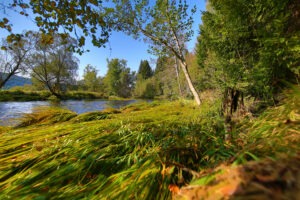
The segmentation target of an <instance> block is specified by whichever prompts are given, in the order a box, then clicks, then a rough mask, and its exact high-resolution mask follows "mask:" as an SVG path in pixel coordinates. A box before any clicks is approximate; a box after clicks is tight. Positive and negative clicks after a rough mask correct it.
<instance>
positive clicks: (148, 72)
mask: <svg viewBox="0 0 300 200" xmlns="http://www.w3.org/2000/svg"><path fill="white" fill-rule="evenodd" d="M137 75H140V76H141V78H142V79H144V80H146V79H148V78H150V77H151V76H153V71H152V69H151V67H150V65H149V62H148V61H147V60H141V63H140V66H139V70H138V73H137Z"/></svg>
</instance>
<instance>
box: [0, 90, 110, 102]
mask: <svg viewBox="0 0 300 200" xmlns="http://www.w3.org/2000/svg"><path fill="white" fill-rule="evenodd" d="M53 98H54V99H56V98H55V97H54V96H51V93H50V92H49V91H30V92H26V91H23V90H4V91H0V102H3V101H43V100H51V99H53ZM107 98H108V97H107V96H105V95H104V94H102V93H97V92H80V91H70V92H67V93H65V94H64V95H63V99H74V100H81V99H107Z"/></svg>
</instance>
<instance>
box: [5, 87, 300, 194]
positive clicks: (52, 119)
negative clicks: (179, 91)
mask: <svg viewBox="0 0 300 200" xmlns="http://www.w3.org/2000/svg"><path fill="white" fill-rule="evenodd" d="M289 95H290V96H289V97H288V98H287V100H286V101H285V103H284V104H282V105H281V106H278V107H276V108H271V109H269V110H267V111H266V112H264V113H263V115H261V117H259V118H253V117H248V118H246V119H244V120H243V121H240V122H239V123H237V125H236V128H235V129H234V130H235V132H233V133H232V135H231V139H230V140H225V139H224V138H225V131H224V121H223V118H222V117H220V116H219V110H218V108H219V107H220V106H219V105H218V104H210V103H204V104H203V105H202V106H201V107H200V108H199V107H197V106H195V105H194V103H193V102H190V101H183V100H182V101H176V102H171V103H170V102H152V103H150V104H146V103H142V104H137V105H130V106H127V107H125V108H123V109H121V110H115V109H108V110H105V111H102V112H91V113H85V114H81V115H76V114H75V113H72V112H70V111H66V110H57V109H52V110H47V111H45V110H43V109H41V110H37V111H36V112H35V113H33V114H30V115H27V116H25V117H24V119H23V122H22V123H21V124H20V125H19V126H18V127H14V128H7V127H1V128H0V136H1V141H0V152H1V154H0V155H1V157H0V198H1V199H50V198H51V199H170V198H171V196H172V192H173V193H174V188H177V187H178V188H179V187H182V186H185V185H187V184H189V183H190V181H196V180H198V179H199V177H201V176H202V172H205V171H207V170H209V169H211V168H214V167H217V166H218V165H220V164H221V163H227V164H232V163H234V164H243V163H246V162H248V161H250V160H255V159H261V158H265V157H272V158H273V159H276V158H277V155H279V154H283V153H284V154H289V155H293V154H295V153H296V152H298V151H299V144H300V143H299V142H300V139H299V135H300V134H299V130H300V127H299V121H300V119H299V107H300V105H299V102H300V101H299V99H300V98H299V92H298V93H297V92H291V94H289Z"/></svg>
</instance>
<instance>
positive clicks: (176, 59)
mask: <svg viewBox="0 0 300 200" xmlns="http://www.w3.org/2000/svg"><path fill="white" fill-rule="evenodd" d="M175 61H176V64H175V70H176V76H177V83H178V89H179V95H180V97H182V90H181V85H180V80H179V71H178V58H177V57H175Z"/></svg>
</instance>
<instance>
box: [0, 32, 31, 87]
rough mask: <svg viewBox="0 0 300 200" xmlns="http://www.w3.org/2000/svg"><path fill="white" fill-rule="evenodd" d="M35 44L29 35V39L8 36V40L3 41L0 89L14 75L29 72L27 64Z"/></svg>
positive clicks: (0, 63)
mask: <svg viewBox="0 0 300 200" xmlns="http://www.w3.org/2000/svg"><path fill="white" fill-rule="evenodd" d="M33 43H34V38H32V37H31V36H30V34H27V38H21V36H20V35H18V34H16V35H11V36H8V37H7V38H6V40H4V39H3V41H2V48H1V54H0V56H1V59H0V73H1V76H0V88H2V87H3V86H4V85H5V83H6V82H7V81H8V80H9V79H10V77H12V76H13V75H15V74H17V73H20V72H24V73H25V72H26V71H27V65H26V64H25V62H26V60H27V59H28V56H29V55H30V51H31V50H32V45H33Z"/></svg>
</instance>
